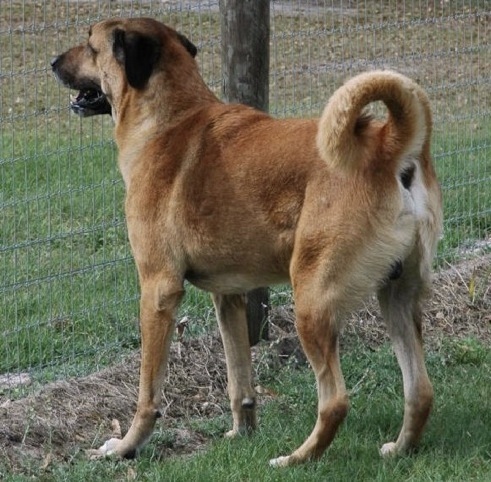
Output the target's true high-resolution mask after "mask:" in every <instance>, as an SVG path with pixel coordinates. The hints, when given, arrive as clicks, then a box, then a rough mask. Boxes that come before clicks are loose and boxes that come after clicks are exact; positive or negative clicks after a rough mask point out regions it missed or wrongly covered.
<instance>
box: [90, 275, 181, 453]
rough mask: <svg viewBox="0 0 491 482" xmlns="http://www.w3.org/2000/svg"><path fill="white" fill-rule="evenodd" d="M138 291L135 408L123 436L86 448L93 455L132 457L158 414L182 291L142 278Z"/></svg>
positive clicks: (178, 287) (150, 431)
mask: <svg viewBox="0 0 491 482" xmlns="http://www.w3.org/2000/svg"><path fill="white" fill-rule="evenodd" d="M141 291H142V294H141V301H140V325H141V343H142V354H141V367H140V386H139V395H138V406H137V411H136V414H135V416H134V418H133V422H132V424H131V427H130V429H129V431H128V433H127V434H126V435H125V437H124V438H123V439H122V440H120V439H114V438H113V439H110V440H108V441H107V442H106V443H105V444H104V445H103V446H102V447H100V448H99V449H97V450H91V451H89V455H90V456H92V457H93V458H97V457H103V456H107V455H113V454H114V455H119V456H121V457H125V458H133V457H134V456H135V455H136V454H137V453H138V451H139V450H140V449H141V448H142V447H143V445H144V444H145V443H146V442H147V441H148V439H149V438H150V436H151V435H152V432H153V428H154V425H155V420H156V419H157V418H159V417H160V416H161V414H160V411H159V405H160V399H161V392H162V384H163V381H164V377H165V371H166V367H167V360H168V355H169V348H170V343H171V340H172V335H173V333H174V326H175V323H174V314H175V311H176V309H177V307H178V304H179V302H180V300H181V298H182V295H183V293H184V291H183V289H182V284H181V285H180V284H172V283H168V282H158V283H155V282H149V281H147V282H143V281H142V283H141Z"/></svg>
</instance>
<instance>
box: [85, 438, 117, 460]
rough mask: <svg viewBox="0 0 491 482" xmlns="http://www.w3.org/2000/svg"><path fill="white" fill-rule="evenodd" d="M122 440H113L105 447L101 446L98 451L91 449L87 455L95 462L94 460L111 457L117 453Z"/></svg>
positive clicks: (106, 443)
mask: <svg viewBox="0 0 491 482" xmlns="http://www.w3.org/2000/svg"><path fill="white" fill-rule="evenodd" d="M120 442H121V439H119V438H111V439H109V440H107V441H106V442H104V444H103V445H101V446H100V447H99V448H98V449H90V450H86V452H85V453H86V454H87V455H88V457H89V458H90V459H91V460H93V459H100V458H103V457H110V456H111V455H114V454H116V453H117V447H118V445H119V444H120Z"/></svg>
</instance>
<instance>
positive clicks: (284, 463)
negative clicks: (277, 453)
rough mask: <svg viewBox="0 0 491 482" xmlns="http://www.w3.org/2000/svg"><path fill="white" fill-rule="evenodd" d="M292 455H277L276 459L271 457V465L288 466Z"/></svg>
mask: <svg viewBox="0 0 491 482" xmlns="http://www.w3.org/2000/svg"><path fill="white" fill-rule="evenodd" d="M289 460H290V457H289V456H285V457H277V458H276V459H271V460H270V461H269V465H271V467H286V466H287V465H288V464H289Z"/></svg>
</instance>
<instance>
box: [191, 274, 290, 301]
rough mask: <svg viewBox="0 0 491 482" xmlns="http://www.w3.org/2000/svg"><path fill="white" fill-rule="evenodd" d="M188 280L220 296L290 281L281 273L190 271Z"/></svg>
mask: <svg viewBox="0 0 491 482" xmlns="http://www.w3.org/2000/svg"><path fill="white" fill-rule="evenodd" d="M186 280H187V281H189V282H190V283H191V284H192V285H194V286H196V287H197V288H199V289H202V290H205V291H209V292H212V293H219V294H224V295H225V294H240V293H245V292H246V291H250V290H252V289H255V288H260V287H263V286H271V285H276V284H282V283H288V282H289V281H290V280H289V278H288V276H287V275H281V274H279V273H277V274H272V273H268V274H267V275H263V276H261V275H257V274H250V273H237V272H227V273H213V274H210V273H206V274H203V273H197V272H195V271H188V272H187V273H186Z"/></svg>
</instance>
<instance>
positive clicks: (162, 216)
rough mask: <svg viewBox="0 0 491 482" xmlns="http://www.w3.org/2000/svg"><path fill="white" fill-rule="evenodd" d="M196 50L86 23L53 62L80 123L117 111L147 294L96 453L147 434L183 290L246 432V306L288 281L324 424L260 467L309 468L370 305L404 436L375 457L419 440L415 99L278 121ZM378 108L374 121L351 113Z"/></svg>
mask: <svg viewBox="0 0 491 482" xmlns="http://www.w3.org/2000/svg"><path fill="white" fill-rule="evenodd" d="M195 54H196V48H195V47H194V45H192V44H191V42H189V40H187V39H186V38H185V37H184V36H182V35H181V34H179V33H177V32H176V31H175V30H173V29H171V28H169V27H167V26H165V25H163V24H162V23H159V22H157V21H155V20H151V19H129V20H128V19H127V20H124V19H116V20H107V21H103V22H100V23H98V24H96V25H95V26H93V27H92V29H91V30H90V33H89V38H88V41H87V43H86V44H84V45H81V46H78V47H74V48H72V49H71V50H69V51H67V52H65V53H64V54H62V55H60V56H59V57H57V58H56V59H54V60H53V61H52V67H53V70H54V72H55V73H56V75H57V77H58V78H59V79H60V80H61V82H62V83H63V84H65V85H66V86H67V87H70V88H72V89H77V90H79V91H80V92H79V94H78V96H77V97H74V98H73V99H72V109H73V110H75V111H76V112H78V113H79V114H80V115H95V114H102V113H109V112H110V113H111V114H112V117H113V119H114V122H115V137H116V141H117V144H118V148H119V166H120V169H121V173H122V175H123V178H124V182H125V185H126V190H127V196H126V217H127V223H128V232H129V238H130V242H131V247H132V250H133V254H134V257H135V260H136V264H137V266H138V273H139V278H140V284H141V307H140V309H141V313H140V316H141V337H142V359H141V374H140V388H139V398H138V409H137V412H136V415H135V417H134V420H133V423H132V425H131V428H130V429H129V431H128V433H127V434H126V436H125V437H124V438H123V439H122V440H119V439H111V440H110V441H108V442H106V443H105V444H104V445H103V446H102V447H101V448H100V449H99V450H97V451H96V454H99V455H106V454H111V453H116V454H119V455H121V456H125V457H131V456H133V455H135V453H136V452H137V451H138V450H139V449H140V448H141V447H142V446H143V445H144V443H145V442H146V441H147V440H148V439H149V438H150V436H151V434H152V430H153V427H154V424H155V419H156V418H157V417H159V416H160V412H159V404H160V399H161V390H162V383H163V380H164V374H165V370H166V365H167V358H168V353H169V345H170V343H171V339H172V336H173V333H174V316H175V314H176V310H177V307H178V305H179V302H180V300H181V298H182V296H183V294H184V288H183V284H184V281H185V280H188V281H190V282H191V283H192V284H194V285H195V286H197V287H199V288H202V289H204V290H207V291H210V292H211V293H212V296H213V302H214V304H215V308H216V313H217V318H218V323H219V326H220V331H221V335H222V338H223V343H224V346H225V354H226V358H227V366H228V369H227V375H228V391H229V395H230V400H231V407H232V414H233V428H232V430H231V431H230V432H229V433H228V434H227V435H230V436H233V435H236V434H239V433H242V432H248V431H249V430H251V429H253V428H254V427H255V424H256V414H255V399H256V394H255V393H254V389H253V385H252V375H251V355H250V349H249V343H248V337H247V327H246V315H245V297H244V295H243V293H245V292H247V291H248V290H251V289H252V288H256V287H259V286H267V285H273V284H275V283H283V282H285V281H290V282H291V284H292V287H293V293H294V300H295V307H296V324H297V330H298V335H299V337H300V340H301V342H302V346H303V348H304V350H305V353H306V355H307V356H308V359H309V361H310V363H311V365H312V368H313V369H314V372H315V376H316V379H317V388H318V416H317V422H316V424H315V427H314V429H313V431H312V433H311V435H310V436H309V437H308V438H307V439H306V441H305V442H304V443H303V444H302V445H301V446H300V447H299V448H298V449H297V450H295V451H294V452H293V453H292V454H291V455H288V456H286V457H279V458H276V459H274V460H272V461H271V463H272V464H273V465H290V464H293V463H298V462H302V461H305V460H308V459H313V458H317V457H319V456H320V455H321V454H322V453H323V452H324V450H325V449H326V447H327V446H328V445H329V444H330V442H331V440H332V439H333V437H334V435H335V433H336V430H337V428H338V426H339V424H340V423H341V422H342V421H343V419H344V418H345V415H346V413H347V410H348V398H347V393H346V389H345V384H344V380H343V376H342V373H341V368H340V363H339V352H338V336H339V332H340V330H341V327H342V322H343V318H344V317H345V315H346V313H347V312H349V311H350V310H352V309H353V308H354V307H356V306H357V305H358V304H359V302H360V301H361V300H363V299H365V298H366V297H367V296H368V295H370V294H371V293H373V292H376V293H377V294H378V297H379V300H380V304H381V307H382V311H383V314H384V316H385V319H386V322H387V325H388V328H389V332H390V335H391V337H392V340H393V342H394V349H395V352H396V355H397V358H398V361H399V364H400V367H401V370H402V375H403V379H404V395H405V413H404V423H403V426H402V429H401V432H400V434H399V437H398V438H397V441H396V442H393V443H392V442H391V443H388V444H385V445H384V446H383V447H382V449H381V451H382V453H383V454H389V453H390V454H392V453H398V452H401V451H404V450H406V449H408V448H409V447H410V446H412V445H414V444H415V443H416V442H417V441H418V439H419V438H420V436H421V433H422V430H423V427H424V425H425V422H426V420H427V417H428V414H429V412H430V409H431V405H432V398H433V392H432V386H431V383H430V381H429V379H428V376H427V373H426V369H425V365H424V360H423V348H422V336H421V308H420V303H421V300H422V297H423V294H424V292H425V290H426V288H427V287H428V284H429V277H430V269H431V263H432V259H433V255H434V253H435V247H436V244H437V239H438V237H439V234H440V229H441V218H442V213H441V200H440V190H439V186H438V183H437V180H436V177H435V172H434V170H433V167H432V165H431V161H430V134H431V114H430V108H429V103H428V100H427V97H426V95H425V94H424V92H423V91H422V89H421V88H420V87H418V86H417V85H416V84H415V83H414V82H412V81H411V80H409V79H407V78H406V77H404V76H402V75H399V74H397V73H394V72H390V71H382V72H371V73H366V74H362V75H359V76H357V77H355V78H353V79H352V80H350V81H349V82H347V83H346V84H345V85H344V86H343V87H341V88H340V89H339V90H337V91H336V92H335V93H334V95H333V96H332V97H331V99H330V101H329V103H328V104H327V106H326V108H325V110H324V113H323V114H322V117H321V119H320V121H319V120H317V119H312V120H275V119H272V118H271V117H269V116H268V115H266V114H264V113H262V112H258V111H256V110H254V109H252V108H249V107H246V106H242V105H225V104H223V103H222V102H220V101H219V100H218V99H217V98H216V97H215V95H214V94H213V93H212V92H211V91H210V90H209V89H208V88H207V87H206V85H205V84H204V82H203V80H202V78H201V76H200V74H199V72H198V68H197V65H196V62H195V60H194V56H195ZM378 100H381V101H383V102H384V103H385V104H386V106H387V108H388V111H389V114H388V118H387V120H386V121H377V120H375V119H372V118H371V117H369V116H367V115H364V114H363V113H362V110H363V109H364V107H365V106H366V105H367V104H369V103H370V102H373V101H378Z"/></svg>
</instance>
